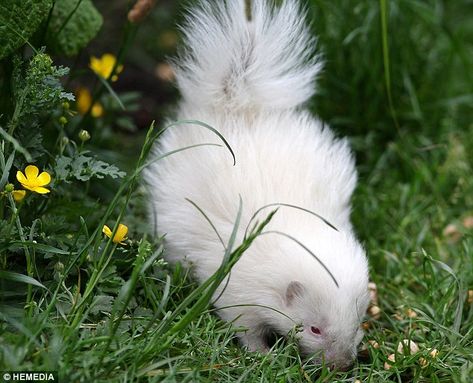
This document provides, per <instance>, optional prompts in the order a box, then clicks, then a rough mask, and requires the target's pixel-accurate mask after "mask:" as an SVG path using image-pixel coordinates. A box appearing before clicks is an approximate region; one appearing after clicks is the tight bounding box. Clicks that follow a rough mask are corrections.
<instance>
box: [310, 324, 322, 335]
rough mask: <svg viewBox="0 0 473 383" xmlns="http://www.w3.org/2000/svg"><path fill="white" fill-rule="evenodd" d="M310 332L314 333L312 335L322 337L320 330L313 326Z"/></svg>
mask: <svg viewBox="0 0 473 383" xmlns="http://www.w3.org/2000/svg"><path fill="white" fill-rule="evenodd" d="M310 331H311V332H312V334H315V335H320V330H319V329H318V328H317V327H314V326H312V327H311V328H310Z"/></svg>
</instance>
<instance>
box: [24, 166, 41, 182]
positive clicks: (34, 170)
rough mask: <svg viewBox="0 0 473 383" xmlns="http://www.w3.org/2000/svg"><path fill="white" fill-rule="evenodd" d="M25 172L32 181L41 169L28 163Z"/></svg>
mask: <svg viewBox="0 0 473 383" xmlns="http://www.w3.org/2000/svg"><path fill="white" fill-rule="evenodd" d="M25 174H26V178H27V179H28V181H32V180H34V179H35V178H36V177H38V174H39V169H38V167H37V166H34V165H28V166H27V167H26V169H25Z"/></svg>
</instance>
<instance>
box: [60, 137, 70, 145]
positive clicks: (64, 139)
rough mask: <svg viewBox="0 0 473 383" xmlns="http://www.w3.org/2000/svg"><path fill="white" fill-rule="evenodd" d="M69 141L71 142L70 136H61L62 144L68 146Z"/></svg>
mask: <svg viewBox="0 0 473 383" xmlns="http://www.w3.org/2000/svg"><path fill="white" fill-rule="evenodd" d="M68 143H69V138H67V137H66V136H64V137H62V138H61V144H62V146H66V145H67V144H68Z"/></svg>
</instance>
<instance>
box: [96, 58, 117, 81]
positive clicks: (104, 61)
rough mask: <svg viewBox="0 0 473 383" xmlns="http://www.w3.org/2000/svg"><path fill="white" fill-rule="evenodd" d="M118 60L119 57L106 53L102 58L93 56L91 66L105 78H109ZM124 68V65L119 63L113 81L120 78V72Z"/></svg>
mask: <svg viewBox="0 0 473 383" xmlns="http://www.w3.org/2000/svg"><path fill="white" fill-rule="evenodd" d="M116 62H117V58H116V57H115V56H114V55H112V54H110V53H104V54H103V55H102V57H101V58H97V57H94V56H92V57H91V58H90V63H89V68H90V69H92V70H93V71H94V72H95V73H96V74H97V75H99V76H100V77H103V78H104V79H108V78H109V77H110V75H111V74H112V70H113V67H114V66H115V63H116ZM122 70H123V65H118V66H117V68H116V69H115V73H114V75H113V76H112V78H111V80H112V81H117V80H118V74H120V73H121V72H122Z"/></svg>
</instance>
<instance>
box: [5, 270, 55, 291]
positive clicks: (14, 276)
mask: <svg viewBox="0 0 473 383" xmlns="http://www.w3.org/2000/svg"><path fill="white" fill-rule="evenodd" d="M0 279H8V280H10V281H14V282H20V283H27V284H29V285H33V286H37V287H41V288H43V289H46V286H44V285H43V284H42V283H40V282H38V281H37V280H36V279H34V278H31V277H29V276H28V275H23V274H19V273H14V272H12V271H4V270H0Z"/></svg>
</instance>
